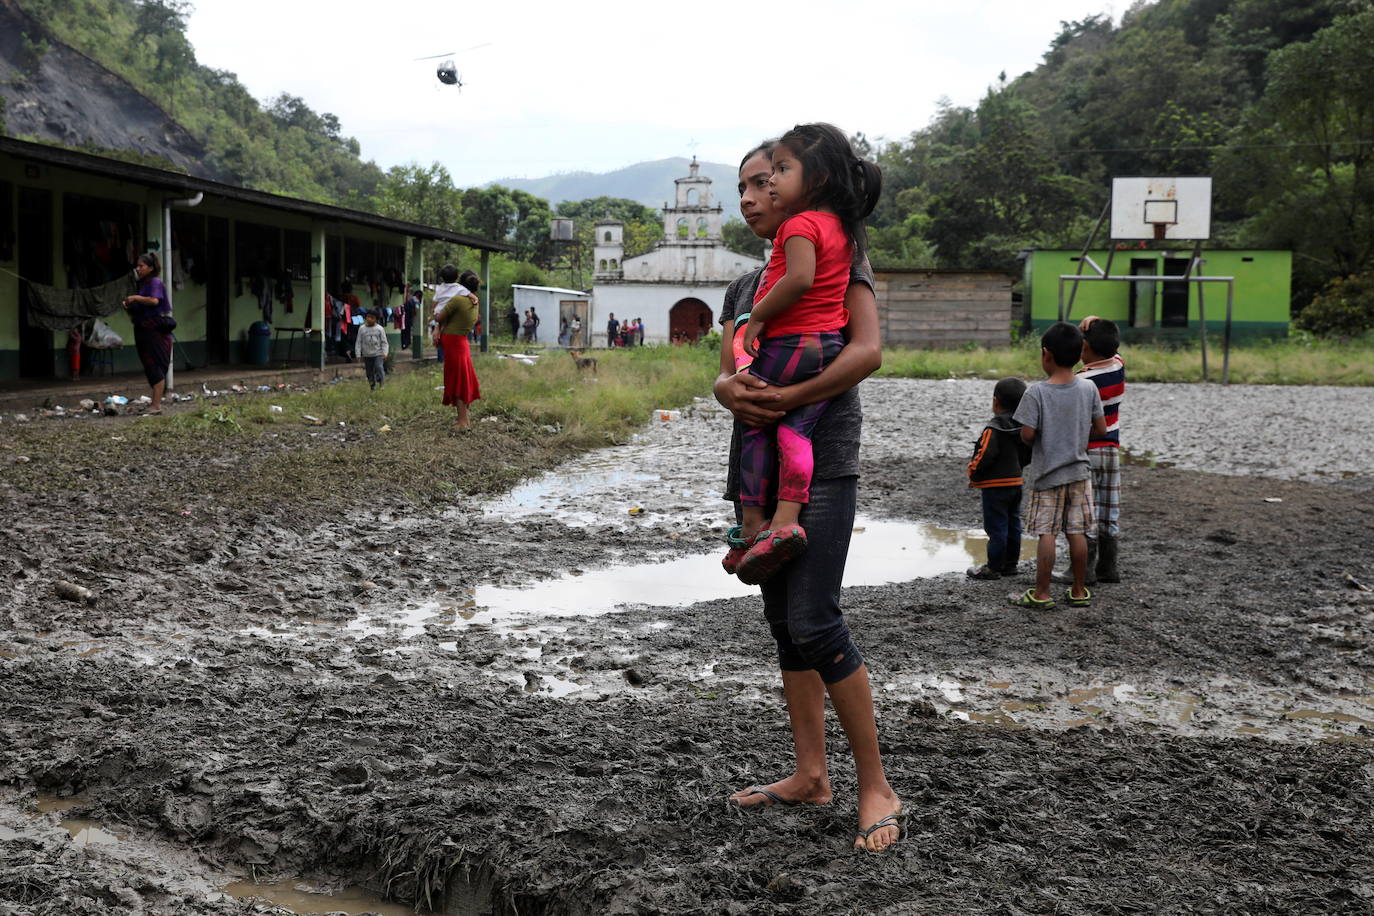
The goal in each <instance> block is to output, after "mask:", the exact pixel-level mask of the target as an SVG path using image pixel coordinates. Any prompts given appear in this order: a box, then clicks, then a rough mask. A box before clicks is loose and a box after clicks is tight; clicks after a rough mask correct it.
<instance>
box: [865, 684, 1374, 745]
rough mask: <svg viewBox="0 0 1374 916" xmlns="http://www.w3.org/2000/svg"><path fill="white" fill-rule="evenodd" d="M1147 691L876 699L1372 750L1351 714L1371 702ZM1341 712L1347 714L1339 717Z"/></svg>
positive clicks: (986, 718) (917, 690)
mask: <svg viewBox="0 0 1374 916" xmlns="http://www.w3.org/2000/svg"><path fill="white" fill-rule="evenodd" d="M1201 686H1203V685H1194V686H1193V687H1192V688H1190V689H1189V690H1186V691H1185V690H1182V689H1179V688H1177V687H1172V686H1169V687H1166V686H1162V685H1157V684H1155V685H1152V684H1125V683H1107V684H1101V683H1099V684H1087V685H1073V684H1064V683H1063V682H1062V681H1060V682H1059V683H1053V682H1052V681H1041V682H1039V683H1034V682H1032V681H1029V680H1028V681H1024V682H1021V683H1018V682H1016V681H1013V680H990V679H985V678H977V679H971V678H968V677H963V678H956V677H952V676H950V675H934V676H932V675H924V676H914V677H908V678H894V679H893V680H891V681H889V682H887V683H885V684H884V685H883V687H882V689H883V690H884V692H887V693H889V694H893V695H897V696H910V697H912V698H913V699H915V698H919V699H922V700H924V701H926V702H929V703H930V704H931V705H932V706H934V708H935V709H936V711H937V712H939V713H940V714H941V715H944V716H947V717H949V718H951V719H955V720H958V721H961V722H973V723H977V724H980V725H988V726H994V727H1000V728H1052V729H1065V728H1074V727H1076V726H1079V725H1088V726H1094V727H1114V726H1118V725H1141V724H1144V725H1151V726H1168V727H1170V728H1171V729H1172V730H1174V731H1176V732H1177V733H1179V734H1198V735H1202V734H1216V733H1217V730H1218V729H1224V730H1228V731H1230V732H1232V733H1234V734H1237V735H1245V736H1256V737H1264V738H1268V739H1271V740H1275V741H1293V740H1318V741H1349V742H1355V743H1360V744H1369V743H1374V735H1371V731H1374V719H1370V718H1366V717H1365V716H1363V715H1357V713H1360V712H1363V711H1364V706H1365V705H1366V704H1369V703H1371V702H1372V701H1371V699H1370V698H1368V697H1362V696H1349V695H1340V696H1325V697H1321V698H1320V699H1318V700H1317V703H1319V704H1320V708H1318V707H1317V706H1314V705H1312V704H1313V701H1314V699H1315V698H1314V697H1312V696H1311V695H1310V694H1307V695H1294V694H1285V693H1282V692H1275V691H1260V690H1257V689H1255V688H1253V687H1251V686H1250V685H1246V684H1244V683H1237V682H1232V681H1229V680H1227V681H1225V682H1224V683H1214V684H1212V685H1211V686H1212V687H1215V688H1217V689H1216V690H1215V691H1210V692H1209V691H1206V690H1200V689H1197V688H1198V687H1201ZM1342 705H1347V706H1348V707H1349V708H1350V709H1351V710H1353V711H1342V710H1341V709H1340V708H1339V707H1340V706H1342Z"/></svg>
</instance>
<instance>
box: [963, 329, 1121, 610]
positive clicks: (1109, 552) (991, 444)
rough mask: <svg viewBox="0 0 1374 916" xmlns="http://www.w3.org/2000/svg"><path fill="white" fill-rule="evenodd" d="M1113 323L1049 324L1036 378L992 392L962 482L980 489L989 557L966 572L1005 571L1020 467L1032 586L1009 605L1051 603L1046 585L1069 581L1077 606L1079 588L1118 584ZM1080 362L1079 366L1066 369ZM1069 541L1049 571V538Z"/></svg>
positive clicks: (1012, 554)
mask: <svg viewBox="0 0 1374 916" xmlns="http://www.w3.org/2000/svg"><path fill="white" fill-rule="evenodd" d="M1120 345H1121V333H1120V331H1119V329H1118V328H1117V326H1116V323H1115V322H1113V321H1109V320H1107V319H1105V318H1098V317H1096V316H1091V315H1090V316H1089V317H1087V318H1084V319H1083V320H1082V321H1081V322H1080V323H1079V324H1078V325H1077V326H1075V325H1072V324H1069V323H1067V322H1063V321H1060V322H1057V323H1056V324H1054V325H1052V326H1051V327H1050V328H1049V329H1048V330H1047V331H1045V333H1044V335H1042V336H1041V338H1040V364H1041V368H1042V369H1043V370H1044V372H1045V380H1044V381H1043V382H1037V383H1036V384H1034V385H1031V386H1030V387H1027V386H1026V384H1025V382H1023V381H1021V380H1020V379H1018V378H1004V379H1002V380H1001V381H999V382H998V383H997V385H996V386H995V387H994V388H993V397H992V412H993V418H992V420H991V421H990V422H989V423H988V425H987V426H986V427H985V428H984V429H983V432H982V434H981V435H980V436H979V438H978V443H977V444H976V445H975V446H974V451H973V458H972V459H971V460H970V461H969V464H968V476H969V486H970V487H973V488H975V489H978V490H979V491H980V492H981V494H982V502H983V528H984V530H985V531H986V532H987V535H988V561H987V562H986V563H984V564H983V565H981V566H977V567H974V568H972V569H970V570H969V571H968V575H969V576H970V577H971V578H974V579H1000V578H1001V577H1003V576H1009V575H1013V574H1015V572H1016V569H1017V563H1018V561H1019V559H1020V553H1021V535H1022V528H1023V525H1022V520H1021V497H1022V490H1023V486H1024V481H1023V477H1022V469H1023V468H1025V467H1026V465H1028V464H1029V465H1031V466H1032V470H1033V471H1034V474H1035V476H1034V483H1033V485H1032V489H1031V497H1030V503H1029V506H1028V507H1027V520H1026V523H1025V525H1024V530H1025V533H1026V534H1029V535H1035V536H1037V537H1038V538H1039V541H1038V543H1037V545H1036V557H1035V559H1036V565H1035V585H1033V586H1032V587H1030V588H1028V589H1026V590H1025V591H1024V592H1021V593H1018V594H1015V595H1010V596H1008V601H1010V603H1011V604H1013V605H1015V606H1017V607H1023V608H1038V609H1049V608H1053V607H1055V598H1054V596H1053V595H1052V594H1051V591H1050V586H1051V583H1052V582H1053V581H1056V580H1058V581H1062V582H1067V583H1068V584H1069V588H1068V589H1066V590H1065V592H1064V595H1063V597H1064V601H1065V602H1066V603H1067V604H1069V605H1070V606H1072V607H1085V606H1087V605H1088V604H1089V603H1091V601H1092V597H1093V594H1092V592H1091V591H1090V590H1089V588H1088V586H1090V585H1095V584H1096V583H1097V582H1099V581H1100V582H1119V581H1121V575H1120V571H1119V570H1118V568H1117V539H1118V537H1119V534H1120V524H1119V519H1120V514H1121V463H1120V453H1119V447H1120V444H1121V434H1120V419H1119V410H1120V406H1121V397H1122V395H1123V394H1124V392H1125V390H1126V365H1125V363H1124V362H1123V361H1122V359H1121V356H1120V355H1119V353H1118V352H1117V351H1118V349H1119V347H1120ZM1080 360H1081V361H1082V363H1083V368H1082V369H1079V370H1078V371H1077V372H1074V366H1075V365H1077V364H1078V363H1079V361H1080ZM1060 534H1062V535H1064V538H1065V540H1066V541H1067V542H1068V545H1069V561H1070V562H1069V571H1068V572H1067V573H1064V574H1061V575H1059V576H1056V575H1055V574H1054V572H1053V568H1054V560H1055V552H1056V548H1055V538H1056V536H1058V535H1060Z"/></svg>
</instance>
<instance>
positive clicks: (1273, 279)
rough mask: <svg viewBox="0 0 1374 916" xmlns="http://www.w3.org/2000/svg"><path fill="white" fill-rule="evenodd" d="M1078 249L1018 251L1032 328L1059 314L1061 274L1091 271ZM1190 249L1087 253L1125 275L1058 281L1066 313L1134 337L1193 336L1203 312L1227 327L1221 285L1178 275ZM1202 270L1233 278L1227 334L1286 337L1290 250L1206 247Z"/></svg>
mask: <svg viewBox="0 0 1374 916" xmlns="http://www.w3.org/2000/svg"><path fill="white" fill-rule="evenodd" d="M1081 253H1082V252H1081V251H1080V250H1076V249H1075V250H1069V249H1049V248H1036V249H1031V250H1029V251H1027V252H1025V254H1024V257H1023V264H1022V308H1023V310H1024V316H1025V322H1026V324H1027V325H1028V326H1029V330H1031V331H1032V332H1033V333H1035V334H1039V333H1041V332H1043V331H1044V330H1045V329H1046V328H1048V327H1049V326H1050V325H1051V324H1053V323H1054V322H1056V321H1058V320H1059V319H1060V316H1061V312H1060V308H1061V305H1060V302H1061V279H1060V278H1061V277H1062V276H1067V275H1073V274H1081V275H1082V276H1084V277H1088V276H1092V275H1094V274H1095V273H1096V272H1095V271H1094V270H1093V268H1092V266H1091V265H1089V264H1087V263H1084V262H1083V261H1081V260H1080V255H1081ZM1192 256H1193V252H1192V249H1191V248H1180V249H1174V250H1156V249H1149V248H1121V249H1117V250H1115V251H1107V250H1095V251H1090V252H1088V257H1089V258H1091V259H1092V264H1095V265H1097V267H1100V268H1103V269H1104V270H1106V268H1107V267H1108V260H1109V258H1110V262H1111V263H1110V271H1108V272H1109V273H1110V274H1111V275H1112V276H1118V275H1120V276H1128V277H1130V278H1131V279H1128V280H1083V281H1080V282H1079V283H1078V284H1077V292H1076V293H1075V292H1074V291H1073V290H1074V286H1075V284H1074V281H1073V280H1064V281H1063V282H1062V298H1063V305H1064V308H1065V309H1068V304H1069V299H1070V297H1072V299H1073V305H1072V309H1071V310H1068V317H1069V318H1070V319H1072V320H1077V319H1080V318H1082V317H1084V316H1085V315H1098V316H1101V317H1103V318H1110V319H1111V320H1113V321H1115V322H1116V323H1117V325H1118V326H1119V327H1120V328H1121V337H1122V339H1123V340H1127V341H1133V342H1148V341H1169V340H1179V341H1183V340H1192V339H1196V338H1197V336H1198V334H1199V332H1200V331H1201V322H1202V320H1203V318H1204V316H1205V318H1206V322H1207V331H1208V333H1209V334H1221V333H1222V332H1223V331H1224V330H1225V327H1226V297H1227V289H1226V286H1227V284H1225V283H1220V282H1204V283H1195V282H1191V281H1188V280H1184V279H1182V277H1183V275H1184V274H1185V273H1186V272H1187V270H1188V264H1189V262H1190V260H1191V259H1192ZM1200 273H1201V275H1202V276H1211V277H1233V278H1234V281H1233V289H1232V303H1231V339H1232V340H1247V339H1255V338H1262V337H1286V336H1287V335H1288V323H1289V317H1290V297H1291V288H1292V279H1293V253H1292V252H1291V251H1276V250H1267V249H1216V248H1212V249H1207V248H1204V249H1203V251H1202V269H1201V272H1200Z"/></svg>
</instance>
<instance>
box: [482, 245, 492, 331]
mask: <svg viewBox="0 0 1374 916" xmlns="http://www.w3.org/2000/svg"><path fill="white" fill-rule="evenodd" d="M490 334H491V252H490V251H484V252H482V352H483V353H485V352H487V339H488V337H489V336H490Z"/></svg>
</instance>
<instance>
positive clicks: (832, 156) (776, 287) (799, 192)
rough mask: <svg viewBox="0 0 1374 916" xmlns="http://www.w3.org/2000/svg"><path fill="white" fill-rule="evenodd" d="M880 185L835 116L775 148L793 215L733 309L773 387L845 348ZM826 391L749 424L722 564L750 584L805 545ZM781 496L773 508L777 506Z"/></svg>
mask: <svg viewBox="0 0 1374 916" xmlns="http://www.w3.org/2000/svg"><path fill="white" fill-rule="evenodd" d="M881 190H882V172H881V171H880V170H879V169H878V167H877V166H876V165H874V164H873V163H872V162H868V161H866V160H863V159H860V158H859V157H858V156H857V155H856V154H855V153H854V149H853V147H852V146H851V145H850V143H849V140H848V138H846V137H845V135H844V134H843V133H842V132H841V131H840V130H839V129H838V128H837V127H834V126H833V125H830V124H799V125H797V126H796V127H794V128H792V129H791V130H789V131H788V132H787V133H785V134H784V135H783V136H782V138H781V139H780V140H778V142H777V145H776V146H775V147H774V149H773V173H772V177H771V178H770V179H769V194H770V196H771V197H773V199H774V200H775V201H776V202H777V204H778V206H779V207H781V208H782V209H783V210H784V211H786V212H787V213H788V214H789V216H788V218H787V220H785V221H784V222H783V224H782V225H781V226H780V227H778V232H777V235H776V236H775V237H774V239H773V253H772V256H771V257H770V258H769V261H768V266H767V268H766V269H765V271H764V274H763V279H762V280H761V281H760V283H759V288H758V292H757V293H756V294H755V297H754V304H753V307H752V309H751V311H750V312H749V313H748V314H747V315H740V316H737V317H736V318H735V328H736V339H735V366H736V368H737V369H744V368H746V367H747V368H748V370H749V372H750V373H751V374H752V375H755V376H757V377H758V378H760V379H763V380H764V381H766V382H768V383H769V384H770V385H777V386H785V385H792V384H796V383H798V382H801V381H804V380H806V379H808V378H811V377H813V376H815V375H817V374H819V373H820V372H821V371H822V370H823V369H825V367H826V366H828V365H830V363H831V362H833V361H834V359H835V357H836V356H837V355H838V354H839V352H840V350H841V349H843V347H844V335H843V334H842V333H841V332H842V331H843V329H844V326H845V325H846V324H848V323H849V312H848V310H847V309H846V308H845V307H844V295H845V291H846V289H848V286H849V272H850V267H851V265H852V264H853V263H854V261H855V260H856V258H857V257H858V256H860V255H861V253H862V251H863V245H864V229H863V220H864V218H865V217H866V216H868V214H870V213H872V212H873V208H874V206H876V204H877V201H878V195H879V193H880V192H881ZM827 403H828V402H827V401H820V402H817V403H815V404H808V405H806V406H804V407H798V408H795V409H794V410H790V411H788V412H787V414H786V415H785V416H784V417H783V418H782V419H781V420H779V421H778V423H777V424H776V425H773V426H767V427H750V428H746V430H745V431H744V436H743V438H742V440H741V445H740V504H741V514H742V522H743V523H742V524H741V525H740V526H738V528H737V529H732V530H731V532H730V535H729V538H728V540H729V543H730V551H729V553H727V554H726V556H725V559H724V560H723V561H722V565H723V566H724V567H725V570H726V571H727V572H733V573H735V574H737V575H738V576H739V578H740V580H741V581H743V582H747V583H749V584H751V585H752V584H757V583H760V582H764V581H766V580H767V579H769V578H770V577H772V576H773V575H774V574H775V573H777V572H778V570H780V569H781V568H782V567H783V566H785V565H786V564H787V563H788V562H790V561H791V560H793V559H795V558H796V557H797V556H799V555H801V554H802V553H803V552H804V551H805V550H806V531H805V530H804V529H803V528H802V526H801V524H800V517H801V510H802V507H803V506H804V505H806V503H807V502H808V501H809V497H810V489H811V476H812V472H813V470H814V459H813V455H812V451H811V433H812V431H813V430H814V429H815V427H816V423H817V421H818V420H820V418H821V417H822V416H823V415H824V413H825V408H826V405H827ZM770 503H773V512H772V516H771V518H770V517H769V513H768V506H769V504H770Z"/></svg>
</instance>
